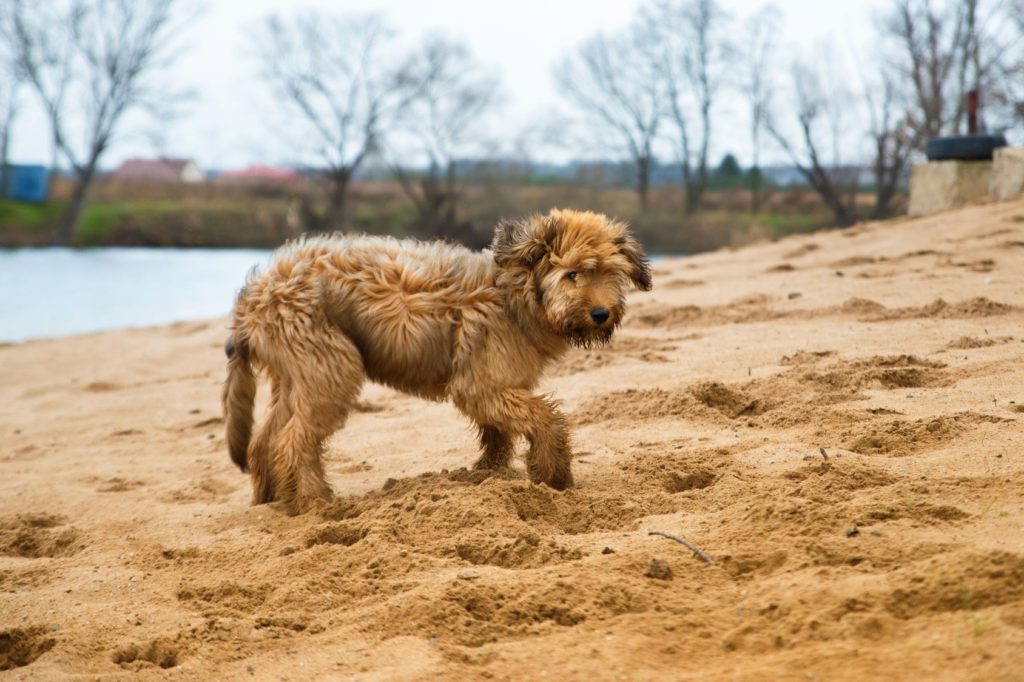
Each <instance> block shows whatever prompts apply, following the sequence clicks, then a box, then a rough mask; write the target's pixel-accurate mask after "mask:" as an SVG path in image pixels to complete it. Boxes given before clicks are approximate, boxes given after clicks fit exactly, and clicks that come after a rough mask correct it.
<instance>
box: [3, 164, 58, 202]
mask: <svg viewBox="0 0 1024 682" xmlns="http://www.w3.org/2000/svg"><path fill="white" fill-rule="evenodd" d="M49 195H50V170H49V169H48V168H47V167H46V166H18V165H12V166H8V167H7V198H8V199H14V200H15V201H32V202H36V203H42V202H44V201H46V199H47V197H49Z"/></svg>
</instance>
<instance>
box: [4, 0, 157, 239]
mask: <svg viewBox="0 0 1024 682" xmlns="http://www.w3.org/2000/svg"><path fill="white" fill-rule="evenodd" d="M9 1H10V2H11V3H12V8H11V9H12V16H13V19H12V21H13V46H14V50H15V54H16V55H17V60H18V66H19V68H20V69H21V71H22V73H23V74H24V76H25V79H26V81H27V82H28V84H29V86H30V87H31V88H32V89H33V90H34V91H35V93H36V95H37V96H38V97H39V99H40V101H41V103H42V105H43V108H44V110H45V111H46V115H47V118H48V119H49V123H50V126H51V129H52V132H53V140H54V144H55V148H56V149H59V150H60V153H61V154H62V155H63V156H64V157H65V158H66V159H67V161H68V163H70V165H71V167H72V169H73V171H74V173H75V185H74V189H73V191H72V194H71V199H70V201H69V202H68V204H67V207H66V208H65V210H64V213H63V215H62V216H61V217H60V219H59V222H58V224H57V228H56V231H55V235H54V242H55V243H56V244H70V243H71V242H72V240H73V238H74V235H75V231H76V228H77V226H78V223H79V222H80V220H81V216H82V212H83V210H84V208H85V205H86V201H87V198H88V193H89V189H90V187H91V186H92V183H93V180H94V179H95V177H96V171H97V168H98V164H99V160H100V158H102V156H103V154H104V153H105V152H106V151H107V150H108V149H109V148H110V146H111V145H112V144H113V143H114V142H115V141H116V134H117V131H118V127H119V125H120V124H121V122H122V121H123V119H124V117H125V115H126V114H127V113H128V112H129V111H131V110H133V109H140V110H144V111H148V112H149V113H153V114H157V115H159V114H162V113H166V111H167V106H168V103H169V102H170V101H172V100H173V99H174V98H175V96H174V95H173V94H171V93H170V92H169V89H168V88H167V85H166V81H164V80H157V79H156V78H155V76H156V75H157V74H158V73H159V72H160V71H162V70H163V68H164V67H166V66H167V65H168V64H169V62H170V61H171V59H172V57H173V54H172V53H171V52H170V51H169V46H170V45H169V44H170V41H171V38H172V37H173V35H174V34H175V32H176V28H177V27H176V26H175V25H174V23H173V22H172V18H173V14H172V12H173V10H174V8H175V4H176V0H69V1H68V2H66V3H63V4H61V5H60V6H50V7H49V8H46V7H42V8H41V7H39V6H37V3H34V2H27V1H26V0H9ZM71 112H74V113H71ZM78 112H81V115H82V118H83V120H82V121H81V123H82V127H83V129H84V138H85V145H84V146H83V147H79V146H78V145H76V144H75V143H74V142H73V141H72V137H71V132H73V131H72V127H73V126H75V123H76V122H77V121H71V120H69V119H72V118H75V117H76V115H77V114H78Z"/></svg>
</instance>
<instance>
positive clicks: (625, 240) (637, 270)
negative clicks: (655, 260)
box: [615, 235, 654, 291]
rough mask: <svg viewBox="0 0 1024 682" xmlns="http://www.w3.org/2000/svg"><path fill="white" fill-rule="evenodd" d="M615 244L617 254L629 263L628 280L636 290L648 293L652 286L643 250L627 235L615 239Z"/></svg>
mask: <svg viewBox="0 0 1024 682" xmlns="http://www.w3.org/2000/svg"><path fill="white" fill-rule="evenodd" d="M615 244H616V246H618V247H619V253H621V254H622V255H623V256H625V257H626V260H627V261H629V265H630V272H629V278H630V279H631V280H633V283H634V284H636V288H637V289H640V290H641V291H650V290H651V288H652V287H653V286H654V284H653V282H651V263H650V261H648V260H647V256H646V254H644V251H643V249H641V248H640V244H639V243H637V241H636V240H635V239H633V238H632V237H631V236H629V235H623V236H621V237H616V238H615Z"/></svg>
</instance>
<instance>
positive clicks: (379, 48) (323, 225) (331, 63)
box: [252, 10, 409, 229]
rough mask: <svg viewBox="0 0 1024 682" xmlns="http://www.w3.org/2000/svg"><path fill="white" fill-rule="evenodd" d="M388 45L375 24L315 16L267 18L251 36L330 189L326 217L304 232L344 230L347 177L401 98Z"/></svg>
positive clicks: (381, 26)
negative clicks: (298, 124) (299, 125)
mask: <svg viewBox="0 0 1024 682" xmlns="http://www.w3.org/2000/svg"><path fill="white" fill-rule="evenodd" d="M391 37H392V31H391V30H390V29H389V28H388V27H387V26H386V25H385V23H384V21H383V20H382V19H381V18H380V17H378V16H375V15H365V16H364V15H352V16H334V15H330V14H327V13H324V12H318V11H314V10H309V11H305V12H298V13H295V14H293V15H292V16H291V17H283V16H281V15H277V14H274V15H270V16H268V17H267V18H266V20H265V21H264V23H263V25H262V29H261V30H260V31H257V32H256V33H255V34H254V35H253V38H252V43H253V45H255V46H256V49H257V54H258V57H259V59H260V62H261V65H262V70H263V75H264V77H265V78H266V79H267V81H268V83H269V84H270V86H271V88H272V90H273V92H274V94H275V96H276V97H277V98H278V99H280V100H281V101H284V102H286V103H287V105H289V106H290V108H291V110H292V111H294V112H295V114H297V116H298V119H299V121H301V122H302V123H303V124H305V126H304V130H305V132H306V134H307V135H308V139H309V140H310V141H311V143H312V144H311V147H312V150H313V151H314V152H315V154H316V155H317V156H318V157H319V159H320V161H321V162H322V163H323V164H324V166H325V169H326V176H327V178H328V179H329V180H330V183H331V191H330V197H329V201H328V210H327V214H326V216H324V217H323V218H320V219H318V220H315V222H316V223H317V224H316V225H313V226H309V227H315V228H317V229H340V228H342V227H344V223H345V218H346V208H347V203H348V190H349V185H350V183H351V181H352V176H353V175H354V174H355V172H356V171H357V170H358V169H359V167H360V165H361V164H362V163H363V161H364V160H365V159H366V158H367V156H368V155H369V154H371V153H372V152H373V151H374V150H375V148H376V147H377V145H378V144H379V141H380V138H381V135H382V134H383V133H384V132H385V131H386V129H387V128H388V127H389V126H390V125H392V124H393V122H394V118H395V115H396V114H397V112H398V111H399V110H400V109H401V106H402V105H403V103H404V102H405V99H406V98H407V97H408V94H409V93H408V92H407V91H406V90H405V89H404V88H402V87H400V84H399V80H398V76H397V67H398V65H397V64H395V63H392V61H391V60H390V59H389V56H388V55H389V53H390V52H391V51H392V50H391V45H390V39H391Z"/></svg>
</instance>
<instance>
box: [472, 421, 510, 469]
mask: <svg viewBox="0 0 1024 682" xmlns="http://www.w3.org/2000/svg"><path fill="white" fill-rule="evenodd" d="M478 428H479V430H480V445H481V446H482V447H483V454H481V455H480V459H478V460H477V461H476V463H475V464H474V465H473V468H474V469H503V468H505V467H507V466H508V465H509V462H511V461H512V439H511V438H510V437H509V436H508V435H506V434H505V433H504V432H503V431H502V430H501V429H499V428H497V427H495V426H490V425H486V424H485V425H480V426H479V427H478Z"/></svg>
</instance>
